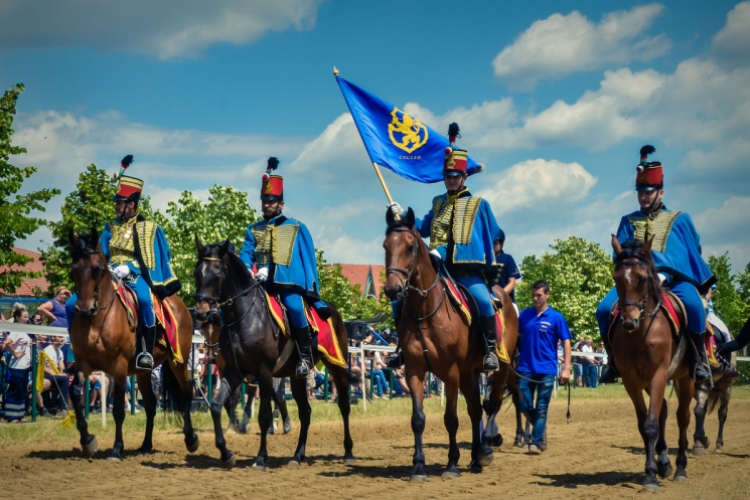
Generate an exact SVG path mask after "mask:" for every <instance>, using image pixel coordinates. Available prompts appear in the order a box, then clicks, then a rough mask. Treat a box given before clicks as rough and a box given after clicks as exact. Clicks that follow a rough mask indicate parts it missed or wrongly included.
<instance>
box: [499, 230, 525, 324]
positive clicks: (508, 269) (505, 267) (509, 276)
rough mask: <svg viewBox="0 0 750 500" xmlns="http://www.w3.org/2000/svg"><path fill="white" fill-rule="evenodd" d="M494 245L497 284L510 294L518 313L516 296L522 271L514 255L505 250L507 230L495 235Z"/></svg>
mask: <svg viewBox="0 0 750 500" xmlns="http://www.w3.org/2000/svg"><path fill="white" fill-rule="evenodd" d="M494 245H495V246H494V251H495V263H496V264H497V267H498V275H497V284H498V285H499V286H500V287H501V288H502V289H503V290H505V293H507V294H508V295H509V296H510V300H512V301H513V307H514V308H515V310H516V314H518V306H517V305H516V297H515V295H516V280H519V279H521V271H519V270H518V265H517V264H516V261H515V259H513V256H512V255H511V254H509V253H505V252H504V251H503V247H504V246H505V231H503V230H502V229H501V230H500V231H499V232H498V233H497V235H496V236H495V243H494Z"/></svg>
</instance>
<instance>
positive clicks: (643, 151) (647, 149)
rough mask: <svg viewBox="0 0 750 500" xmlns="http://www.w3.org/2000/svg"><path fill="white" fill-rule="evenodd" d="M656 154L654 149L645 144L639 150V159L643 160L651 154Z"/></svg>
mask: <svg viewBox="0 0 750 500" xmlns="http://www.w3.org/2000/svg"><path fill="white" fill-rule="evenodd" d="M655 152H656V148H655V147H653V146H651V145H650V144H646V145H645V146H643V147H642V148H641V158H645V157H646V156H648V155H650V154H653V153H655Z"/></svg>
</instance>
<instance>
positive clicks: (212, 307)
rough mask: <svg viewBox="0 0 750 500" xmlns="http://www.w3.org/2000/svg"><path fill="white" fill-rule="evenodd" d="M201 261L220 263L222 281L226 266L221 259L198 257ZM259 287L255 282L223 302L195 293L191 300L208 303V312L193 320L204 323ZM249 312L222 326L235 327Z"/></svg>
mask: <svg viewBox="0 0 750 500" xmlns="http://www.w3.org/2000/svg"><path fill="white" fill-rule="evenodd" d="M203 261H208V262H221V264H222V268H221V276H220V278H221V279H222V280H223V279H224V277H226V264H225V263H224V260H223V259H221V258H219V257H198V263H201V262H203ZM260 285H261V282H260V281H256V282H255V283H254V284H252V285H250V286H249V287H247V288H246V289H244V290H242V291H241V292H240V293H238V294H236V295H234V296H232V297H229V298H228V299H227V300H225V301H223V302H221V301H220V300H219V298H218V297H214V296H212V295H204V294H201V293H195V294H193V298H194V299H195V300H196V301H204V302H208V304H209V310H208V312H207V313H199V314H196V315H195V318H196V319H197V320H198V321H205V320H207V319H208V317H209V316H210V315H211V314H212V313H216V314H218V312H219V310H220V309H221V308H222V307H225V306H231V305H232V304H234V301H235V300H237V299H239V298H240V297H244V296H245V295H247V294H248V293H250V292H251V291H253V289H255V288H257V287H259V286H260ZM249 312H250V308H248V309H247V311H245V314H243V315H242V316H241V317H240V318H239V319H238V320H236V321H233V322H232V323H229V324H225V325H223V326H225V327H229V326H233V325H236V324H237V323H239V322H240V321H242V320H243V319H244V318H245V316H247V314H248V313H249ZM217 343H218V342H217ZM206 345H208V344H206Z"/></svg>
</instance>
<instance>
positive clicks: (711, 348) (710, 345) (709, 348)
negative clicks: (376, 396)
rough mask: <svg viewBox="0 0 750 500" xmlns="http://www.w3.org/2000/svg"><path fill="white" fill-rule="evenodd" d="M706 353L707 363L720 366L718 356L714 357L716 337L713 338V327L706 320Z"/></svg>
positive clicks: (715, 366)
mask: <svg viewBox="0 0 750 500" xmlns="http://www.w3.org/2000/svg"><path fill="white" fill-rule="evenodd" d="M705 341H706V354H707V355H708V364H710V365H711V366H713V367H714V368H718V367H719V366H721V363H719V358H717V357H716V339H715V338H714V327H713V325H711V323H709V322H708V321H706V335H705Z"/></svg>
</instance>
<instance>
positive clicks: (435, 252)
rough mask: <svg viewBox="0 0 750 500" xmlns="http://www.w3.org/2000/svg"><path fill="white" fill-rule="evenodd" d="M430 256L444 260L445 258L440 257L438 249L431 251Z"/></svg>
mask: <svg viewBox="0 0 750 500" xmlns="http://www.w3.org/2000/svg"><path fill="white" fill-rule="evenodd" d="M430 255H434V256H435V257H437V258H438V259H440V260H443V257H442V256H441V255H440V252H438V251H437V248H433V249H432V250H430Z"/></svg>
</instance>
